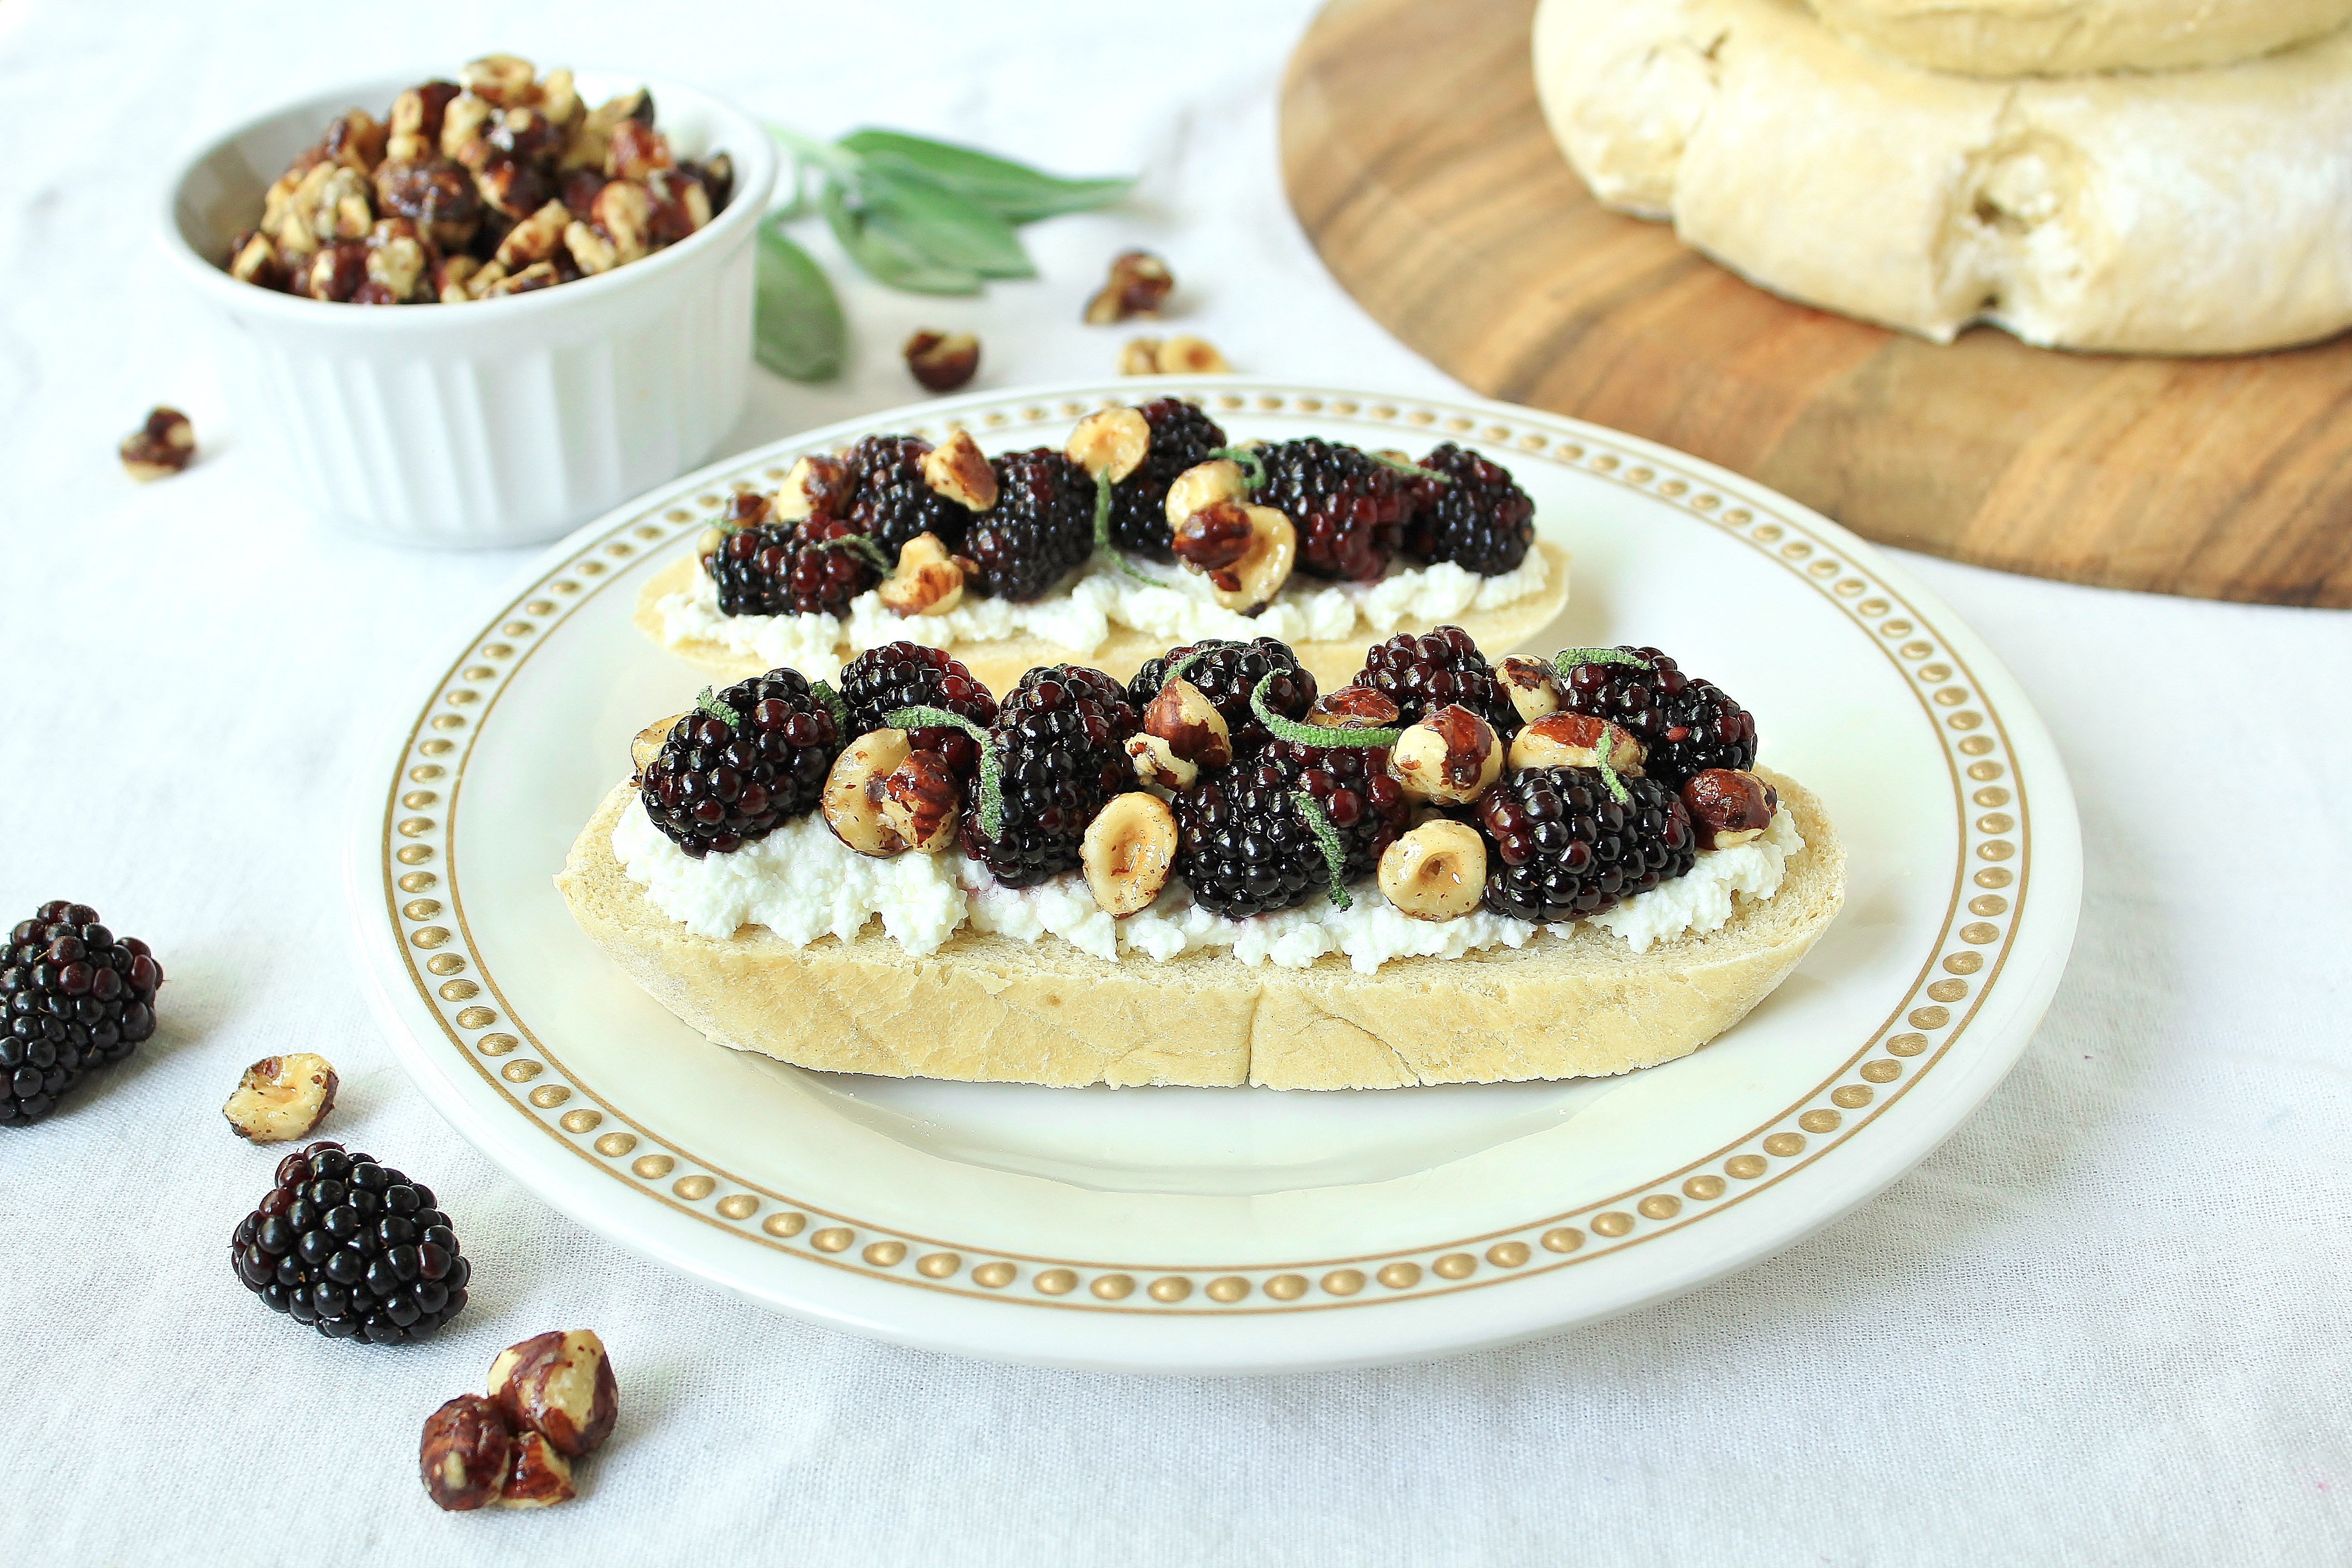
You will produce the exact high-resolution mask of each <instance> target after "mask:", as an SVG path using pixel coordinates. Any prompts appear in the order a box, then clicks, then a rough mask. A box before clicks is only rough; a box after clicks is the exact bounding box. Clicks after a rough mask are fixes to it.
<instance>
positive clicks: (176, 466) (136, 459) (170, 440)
mask: <svg viewBox="0 0 2352 1568" xmlns="http://www.w3.org/2000/svg"><path fill="white" fill-rule="evenodd" d="M121 454H122V469H123V472H125V473H127V474H129V475H130V476H131V478H132V479H137V480H138V481H139V482H140V483H141V484H142V485H145V484H152V483H154V481H156V480H157V479H169V478H171V477H172V476H173V474H176V473H178V472H179V471H180V470H181V469H182V468H186V467H187V466H188V465H189V464H190V463H192V462H194V460H195V456H196V427H195V426H194V425H191V424H189V423H188V416H186V415H184V414H183V413H181V412H180V411H179V410H178V409H176V408H166V407H163V406H161V405H158V406H157V407H156V408H155V409H153V410H152V412H151V413H149V414H148V416H147V423H146V424H144V425H142V426H140V427H139V428H138V429H136V430H134V431H132V432H131V434H130V435H128V436H125V437H123V438H122V446H121Z"/></svg>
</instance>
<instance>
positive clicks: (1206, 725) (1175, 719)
mask: <svg viewBox="0 0 2352 1568" xmlns="http://www.w3.org/2000/svg"><path fill="white" fill-rule="evenodd" d="M1143 732H1144V733H1145V734H1147V735H1153V736H1157V737H1158V738H1159V739H1160V740H1163V741H1165V742H1168V749H1169V750H1170V751H1171V752H1174V753H1175V755H1176V756H1178V757H1179V758H1181V760H1183V761H1185V762H1188V763H1195V764H1197V765H1199V766H1201V767H1204V768H1222V767H1223V766H1224V765H1225V764H1226V763H1230V762H1232V761H1233V760H1234V732H1233V729H1232V727H1231V726H1230V725H1228V724H1227V723H1226V722H1225V716H1224V715H1223V713H1220V712H1218V711H1217V705H1216V704H1215V703H1213V702H1212V701H1210V700H1209V697H1208V694H1207V693H1206V692H1204V691H1202V689H1200V688H1199V687H1197V686H1195V685H1193V684H1192V682H1191V681H1189V680H1185V679H1181V677H1180V678H1179V679H1174V680H1171V681H1170V682H1168V683H1167V684H1166V685H1165V686H1162V687H1161V688H1160V694H1159V695H1158V696H1156V697H1154V698H1153V699H1152V700H1150V702H1147V703H1145V704H1144V707H1143Z"/></svg>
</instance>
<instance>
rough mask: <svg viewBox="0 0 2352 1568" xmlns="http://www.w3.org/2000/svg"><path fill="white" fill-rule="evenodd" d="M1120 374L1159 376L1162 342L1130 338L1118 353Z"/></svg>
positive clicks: (1152, 339) (1155, 339)
mask: <svg viewBox="0 0 2352 1568" xmlns="http://www.w3.org/2000/svg"><path fill="white" fill-rule="evenodd" d="M1118 374H1121V375H1158V374H1160V340H1159V339H1158V338H1129V339H1128V340H1127V342H1126V344H1125V345H1124V346H1123V347H1121V348H1120V349H1119V351H1118Z"/></svg>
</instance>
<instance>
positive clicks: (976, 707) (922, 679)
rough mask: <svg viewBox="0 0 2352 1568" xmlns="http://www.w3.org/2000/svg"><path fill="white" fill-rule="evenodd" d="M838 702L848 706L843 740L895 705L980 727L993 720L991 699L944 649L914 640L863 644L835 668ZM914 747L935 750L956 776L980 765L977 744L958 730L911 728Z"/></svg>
mask: <svg viewBox="0 0 2352 1568" xmlns="http://www.w3.org/2000/svg"><path fill="white" fill-rule="evenodd" d="M841 700H842V702H843V703H844V704H845V706H846V707H847V708H848V710H849V732H848V733H847V734H845V735H844V736H843V737H842V740H843V742H849V741H851V740H854V739H856V737H857V736H859V735H863V734H864V733H866V731H868V730H879V729H882V728H883V727H884V726H885V725H887V723H888V722H889V717H890V715H891V714H893V713H895V712H897V711H898V710H899V709H901V708H944V709H946V710H948V711H949V712H950V713H955V714H959V715H961V716H962V717H963V718H966V719H969V720H971V721H972V722H973V723H975V724H977V725H979V726H980V727H981V728H982V729H983V730H985V729H986V728H988V726H989V725H991V724H993V723H994V722H996V699H995V698H994V697H993V696H992V695H991V694H990V692H989V689H988V688H987V687H985V686H982V684H981V683H980V682H979V681H978V680H977V679H974V678H973V676H972V673H971V670H969V669H967V668H964V665H963V661H962V660H961V659H958V658H954V657H952V656H951V655H950V654H949V653H948V651H947V650H946V649H945V648H936V647H924V646H923V645H922V644H920V643H911V642H894V643H886V644H885V645H883V646H882V647H870V648H867V649H866V651H865V652H864V653H861V654H859V655H858V656H857V657H856V658H853V659H851V660H850V661H849V662H848V663H847V664H845V665H843V666H842V667H841ZM908 741H909V742H910V743H912V744H913V746H914V747H915V749H916V750H917V751H920V752H939V753H940V755H941V756H942V757H944V758H946V759H947V764H948V766H949V767H950V768H953V769H954V770H955V773H956V776H957V777H958V778H961V779H969V778H971V775H972V773H974V772H975V771H976V770H977V769H978V768H979V766H980V747H979V744H978V742H974V741H973V740H972V738H971V736H970V735H967V734H965V733H964V732H963V731H961V730H950V729H947V728H945V727H940V728H938V729H929V730H913V731H908Z"/></svg>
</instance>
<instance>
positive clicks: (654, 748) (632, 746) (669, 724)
mask: <svg viewBox="0 0 2352 1568" xmlns="http://www.w3.org/2000/svg"><path fill="white" fill-rule="evenodd" d="M685 717H686V715H685V714H683V713H673V714H671V715H670V716H669V717H668V718H667V719H665V720H663V721H661V722H659V723H658V724H648V725H646V727H645V728H644V729H642V730H640V731H637V733H636V738H635V740H632V741H631V742H629V762H630V763H631V764H632V765H633V766H634V767H635V769H636V770H637V773H638V774H639V775H640V776H642V775H643V774H644V773H645V771H646V769H647V768H649V767H651V766H652V765H653V761H654V759H655V758H656V757H657V756H660V755H661V749H662V742H665V741H667V740H668V739H669V732H670V731H672V730H675V729H677V725H678V721H680V720H682V719H684V718H685Z"/></svg>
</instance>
